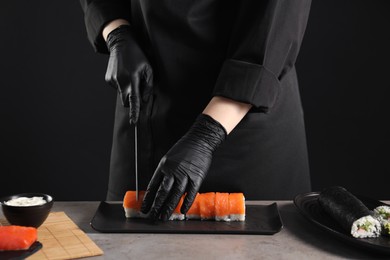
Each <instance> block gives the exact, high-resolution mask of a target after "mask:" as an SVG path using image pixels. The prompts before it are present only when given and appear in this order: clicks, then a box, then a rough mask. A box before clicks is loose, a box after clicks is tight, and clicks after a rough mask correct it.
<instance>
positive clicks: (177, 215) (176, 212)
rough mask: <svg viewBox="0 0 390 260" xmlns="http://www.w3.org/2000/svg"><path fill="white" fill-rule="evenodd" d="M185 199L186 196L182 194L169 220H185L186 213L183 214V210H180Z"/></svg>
mask: <svg viewBox="0 0 390 260" xmlns="http://www.w3.org/2000/svg"><path fill="white" fill-rule="evenodd" d="M183 201H184V196H181V198H180V200H179V203H178V204H177V206H176V208H175V210H174V211H173V213H172V215H171V216H170V217H169V220H184V219H185V215H184V214H181V212H180V208H181V206H182V205H183Z"/></svg>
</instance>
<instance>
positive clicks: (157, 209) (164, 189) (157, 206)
mask: <svg viewBox="0 0 390 260" xmlns="http://www.w3.org/2000/svg"><path fill="white" fill-rule="evenodd" d="M173 183H174V178H173V176H171V175H164V178H163V180H162V182H161V184H160V187H159V188H158V191H157V193H156V197H155V198H154V202H153V205H152V208H151V209H150V212H149V214H150V215H149V216H150V218H151V219H153V220H156V219H158V218H159V217H160V213H161V209H162V207H163V206H164V203H165V201H166V200H167V198H168V196H169V194H170V191H171V189H172V186H173Z"/></svg>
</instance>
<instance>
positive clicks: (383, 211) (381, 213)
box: [374, 206, 390, 221]
mask: <svg viewBox="0 0 390 260" xmlns="http://www.w3.org/2000/svg"><path fill="white" fill-rule="evenodd" d="M374 212H375V214H376V215H377V216H378V217H379V218H380V219H381V220H387V221H390V206H379V207H376V208H375V209H374Z"/></svg>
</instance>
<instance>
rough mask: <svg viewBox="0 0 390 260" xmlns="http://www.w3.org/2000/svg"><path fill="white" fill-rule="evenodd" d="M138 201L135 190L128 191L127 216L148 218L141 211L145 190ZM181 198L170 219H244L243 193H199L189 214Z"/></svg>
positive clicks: (125, 202)
mask: <svg viewBox="0 0 390 260" xmlns="http://www.w3.org/2000/svg"><path fill="white" fill-rule="evenodd" d="M138 195H139V198H138V201H137V200H136V192H135V191H127V192H126V194H125V197H124V199H123V208H124V211H125V216H126V218H147V217H148V214H143V213H142V212H141V206H142V202H143V198H144V196H145V191H140V192H139V194H138ZM184 197H185V196H182V197H181V198H180V201H179V203H178V204H177V206H176V208H175V210H174V211H173V213H172V215H171V216H170V217H169V220H185V219H188V220H191V219H201V220H216V221H244V220H245V197H244V194H243V193H221V192H216V193H215V192H207V193H197V194H196V197H195V199H194V202H193V203H192V205H191V207H190V209H189V210H188V211H187V214H182V213H181V212H180V209H181V207H182V205H183V202H184Z"/></svg>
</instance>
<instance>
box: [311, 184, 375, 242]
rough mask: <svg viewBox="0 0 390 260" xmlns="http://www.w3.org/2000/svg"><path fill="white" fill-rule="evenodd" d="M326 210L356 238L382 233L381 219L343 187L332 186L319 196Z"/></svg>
mask: <svg viewBox="0 0 390 260" xmlns="http://www.w3.org/2000/svg"><path fill="white" fill-rule="evenodd" d="M318 202H319V204H320V205H321V207H322V208H323V209H324V211H325V212H326V213H327V214H329V215H330V216H331V217H332V218H333V219H334V220H335V221H337V223H339V224H340V225H341V226H342V227H343V228H344V229H345V230H347V231H348V232H350V233H351V235H352V236H353V237H356V238H366V237H378V236H379V235H380V233H381V225H380V223H379V221H378V220H377V219H376V218H374V217H373V215H372V212H371V211H370V210H369V209H368V208H367V207H366V206H365V205H364V204H363V203H362V202H361V201H360V200H359V199H358V198H356V197H355V196H354V195H352V194H351V193H350V192H348V191H347V190H346V189H344V188H342V187H330V188H327V189H325V190H323V191H322V192H321V193H320V195H319V196H318Z"/></svg>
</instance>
